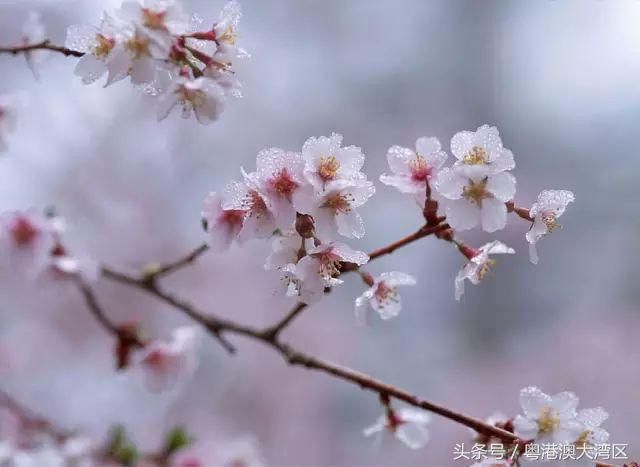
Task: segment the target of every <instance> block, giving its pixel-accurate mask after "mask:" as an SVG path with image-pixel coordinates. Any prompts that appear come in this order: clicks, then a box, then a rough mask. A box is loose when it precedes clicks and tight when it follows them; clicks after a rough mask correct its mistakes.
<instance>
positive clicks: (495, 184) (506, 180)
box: [487, 172, 516, 201]
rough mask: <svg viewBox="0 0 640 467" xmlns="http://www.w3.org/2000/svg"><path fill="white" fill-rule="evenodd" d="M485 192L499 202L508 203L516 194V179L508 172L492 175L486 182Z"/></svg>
mask: <svg viewBox="0 0 640 467" xmlns="http://www.w3.org/2000/svg"><path fill="white" fill-rule="evenodd" d="M487 191H489V192H490V193H491V194H493V196H495V197H496V198H497V199H499V200H500V201H510V200H512V199H513V197H514V196H515V194H516V178H515V177H514V176H513V175H511V174H510V173H508V172H501V173H499V174H496V175H492V176H490V177H489V179H488V180H487Z"/></svg>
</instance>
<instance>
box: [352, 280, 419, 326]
mask: <svg viewBox="0 0 640 467" xmlns="http://www.w3.org/2000/svg"><path fill="white" fill-rule="evenodd" d="M405 285H416V280H415V278H414V277H413V276H410V275H409V274H405V273H404V272H384V273H382V274H380V276H378V277H376V278H375V279H374V282H373V285H372V286H371V287H370V288H369V289H367V290H366V291H365V292H364V293H363V294H362V295H360V296H359V297H358V298H356V308H355V311H356V317H357V318H358V321H360V322H365V321H366V313H367V310H368V308H367V306H371V308H372V309H373V310H375V311H377V312H378V314H379V315H380V318H382V319H385V320H386V319H391V318H394V317H395V316H398V314H399V313H400V310H401V308H402V301H401V299H400V294H399V293H398V290H397V288H398V286H405Z"/></svg>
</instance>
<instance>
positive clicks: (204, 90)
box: [158, 76, 225, 125]
mask: <svg viewBox="0 0 640 467" xmlns="http://www.w3.org/2000/svg"><path fill="white" fill-rule="evenodd" d="M224 104H225V92H224V89H223V88H222V87H221V86H220V85H219V84H218V83H217V82H216V81H215V80H213V79H211V78H207V77H204V76H202V77H200V78H195V79H190V78H186V77H182V76H178V77H176V78H175V80H174V82H173V84H172V87H171V89H169V90H168V91H167V92H166V93H164V94H163V95H162V96H161V97H160V100H159V102H158V121H161V120H164V119H165V118H167V117H168V116H169V114H170V113H171V111H172V110H173V109H174V108H175V107H176V106H179V107H180V109H181V110H182V118H189V117H190V116H191V114H192V113H193V114H194V115H195V117H196V119H197V120H198V122H199V123H201V124H203V125H208V124H210V123H213V122H214V121H216V120H217V119H218V117H219V116H220V114H221V113H222V111H223V110H224Z"/></svg>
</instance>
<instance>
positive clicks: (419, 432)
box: [396, 423, 429, 449]
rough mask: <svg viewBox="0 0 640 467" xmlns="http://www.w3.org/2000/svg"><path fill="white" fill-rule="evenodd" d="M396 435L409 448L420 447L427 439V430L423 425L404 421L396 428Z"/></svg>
mask: <svg viewBox="0 0 640 467" xmlns="http://www.w3.org/2000/svg"><path fill="white" fill-rule="evenodd" d="M396 437H397V438H398V439H399V440H400V441H402V442H403V443H404V444H406V445H407V446H408V447H409V448H411V449H420V448H421V447H423V446H424V445H425V444H427V441H429V431H428V430H427V429H426V427H424V426H423V425H417V424H415V423H405V424H402V425H400V426H399V427H398V428H396Z"/></svg>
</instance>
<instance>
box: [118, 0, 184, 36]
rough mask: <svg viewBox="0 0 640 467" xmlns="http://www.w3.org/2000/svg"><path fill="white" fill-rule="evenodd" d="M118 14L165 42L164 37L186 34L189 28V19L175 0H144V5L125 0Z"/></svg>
mask: <svg viewBox="0 0 640 467" xmlns="http://www.w3.org/2000/svg"><path fill="white" fill-rule="evenodd" d="M116 14H117V15H118V17H120V18H121V19H123V20H125V21H130V22H132V23H134V24H136V25H138V26H141V27H143V28H145V29H146V30H147V31H148V32H149V33H150V34H158V36H157V38H159V39H160V40H165V39H164V37H163V35H164V36H165V37H166V35H169V34H171V35H178V34H184V33H186V32H187V30H188V28H189V18H188V16H187V14H186V13H185V12H184V10H183V8H182V5H181V4H180V3H179V2H177V1H175V0H142V3H139V2H137V1H132V0H125V1H124V2H123V3H122V6H121V7H120V8H119V9H118V10H117V12H116Z"/></svg>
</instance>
